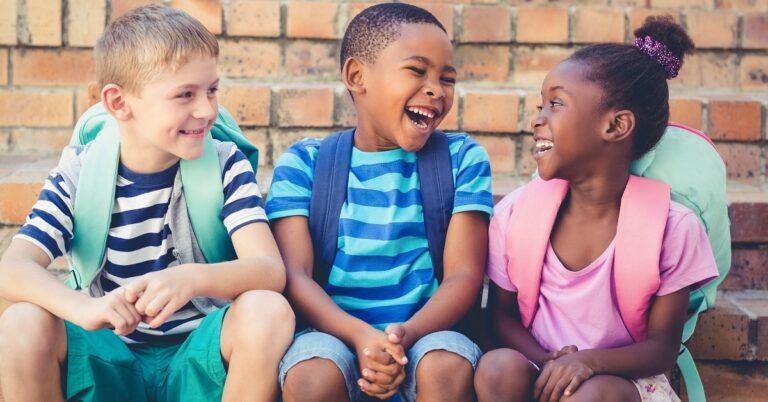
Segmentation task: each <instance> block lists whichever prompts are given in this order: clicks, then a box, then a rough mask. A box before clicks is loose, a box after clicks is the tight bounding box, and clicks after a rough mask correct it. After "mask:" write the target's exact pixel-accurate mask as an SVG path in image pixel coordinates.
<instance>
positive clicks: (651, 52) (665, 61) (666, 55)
mask: <svg viewBox="0 0 768 402" xmlns="http://www.w3.org/2000/svg"><path fill="white" fill-rule="evenodd" d="M635 46H637V47H638V48H640V50H642V51H643V53H645V54H647V55H648V56H651V58H653V59H654V60H656V62H657V63H659V64H661V66H662V67H664V71H666V73H667V79H671V78H675V77H677V73H678V72H680V67H682V66H683V63H682V62H681V61H680V59H679V58H677V56H675V55H674V54H672V52H671V51H670V50H669V48H668V47H666V46H665V45H664V44H663V43H661V42H659V41H657V40H655V39H653V38H651V37H650V36H646V37H645V38H635Z"/></svg>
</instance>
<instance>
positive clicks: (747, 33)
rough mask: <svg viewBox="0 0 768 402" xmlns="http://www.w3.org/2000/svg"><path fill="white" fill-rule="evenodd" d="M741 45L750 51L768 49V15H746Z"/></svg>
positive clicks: (762, 13)
mask: <svg viewBox="0 0 768 402" xmlns="http://www.w3.org/2000/svg"><path fill="white" fill-rule="evenodd" d="M742 35H743V36H742V39H741V41H742V42H741V45H742V46H743V47H745V48H749V49H768V15H766V13H764V12H761V13H753V14H747V15H744V30H743V33H742Z"/></svg>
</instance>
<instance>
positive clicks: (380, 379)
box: [361, 368, 395, 388]
mask: <svg viewBox="0 0 768 402" xmlns="http://www.w3.org/2000/svg"><path fill="white" fill-rule="evenodd" d="M361 374H362V375H363V378H364V379H365V380H366V381H368V382H370V383H373V384H379V385H381V386H384V387H387V388H389V387H388V386H389V385H390V384H392V382H394V381H395V376H394V375H389V374H386V373H381V372H378V371H374V370H371V369H369V368H366V369H363V371H362V372H361Z"/></svg>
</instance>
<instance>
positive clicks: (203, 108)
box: [193, 97, 219, 121]
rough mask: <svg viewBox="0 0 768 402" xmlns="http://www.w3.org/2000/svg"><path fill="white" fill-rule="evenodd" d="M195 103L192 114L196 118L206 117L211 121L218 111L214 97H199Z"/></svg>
mask: <svg viewBox="0 0 768 402" xmlns="http://www.w3.org/2000/svg"><path fill="white" fill-rule="evenodd" d="M198 99H199V100H198V101H197V102H196V104H195V109H194V112H193V116H194V117H195V118H197V119H206V120H210V121H213V120H214V119H215V118H216V114H217V113H218V112H219V104H218V101H217V99H216V97H213V98H208V97H200V98H198Z"/></svg>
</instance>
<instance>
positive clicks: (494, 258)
mask: <svg viewBox="0 0 768 402" xmlns="http://www.w3.org/2000/svg"><path fill="white" fill-rule="evenodd" d="M521 190H522V189H518V190H516V191H514V192H512V193H510V194H508V195H507V196H506V197H504V199H503V200H501V201H500V202H499V203H498V204H497V205H496V207H495V208H494V209H493V217H492V218H491V223H490V225H489V226H488V261H487V263H486V274H488V278H490V279H491V280H492V281H493V283H495V284H496V285H498V286H499V287H500V288H502V289H504V290H507V291H510V292H517V287H516V286H515V285H514V284H513V283H512V280H511V279H510V278H509V273H507V263H508V257H507V253H506V244H507V225H508V224H509V217H510V216H511V215H512V209H513V207H514V203H515V200H517V198H518V197H519V196H520V193H521Z"/></svg>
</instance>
